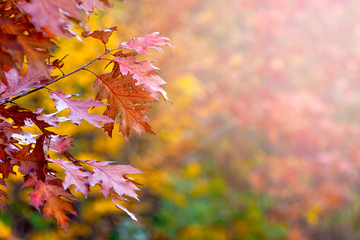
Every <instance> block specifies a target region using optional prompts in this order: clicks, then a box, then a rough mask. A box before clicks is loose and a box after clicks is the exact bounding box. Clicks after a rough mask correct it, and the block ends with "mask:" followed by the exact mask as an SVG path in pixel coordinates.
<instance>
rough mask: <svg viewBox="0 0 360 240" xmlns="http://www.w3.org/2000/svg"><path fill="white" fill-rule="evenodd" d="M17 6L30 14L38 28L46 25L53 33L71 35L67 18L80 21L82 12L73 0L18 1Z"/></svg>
mask: <svg viewBox="0 0 360 240" xmlns="http://www.w3.org/2000/svg"><path fill="white" fill-rule="evenodd" d="M18 6H19V8H21V9H22V10H23V11H24V12H26V13H27V14H29V15H30V16H31V21H32V23H33V24H34V25H35V26H36V28H37V29H38V30H40V29H41V27H46V28H47V29H49V30H50V31H51V32H52V33H54V34H59V35H61V36H65V37H71V36H73V35H74V34H73V33H72V32H71V31H69V29H68V27H69V26H71V24H70V21H69V19H71V20H76V21H77V22H81V21H82V20H83V16H82V13H81V11H80V9H79V8H78V7H77V4H76V2H75V1H74V0H56V1H48V0H32V1H31V2H28V3H19V4H18Z"/></svg>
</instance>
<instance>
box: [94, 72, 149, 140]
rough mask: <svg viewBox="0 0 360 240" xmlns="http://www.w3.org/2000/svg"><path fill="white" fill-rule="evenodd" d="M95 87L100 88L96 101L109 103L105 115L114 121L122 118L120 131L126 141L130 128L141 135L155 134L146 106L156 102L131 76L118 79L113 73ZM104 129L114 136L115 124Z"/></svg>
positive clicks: (102, 77) (100, 80)
mask: <svg viewBox="0 0 360 240" xmlns="http://www.w3.org/2000/svg"><path fill="white" fill-rule="evenodd" d="M95 86H99V88H100V89H99V92H98V94H97V96H96V99H97V100H102V99H104V98H106V99H107V101H108V103H109V105H108V106H107V108H106V110H105V112H104V115H106V116H109V117H110V118H112V119H115V117H116V116H120V117H121V122H120V129H119V130H120V131H121V132H122V134H123V135H124V137H125V138H126V139H128V138H129V135H130V128H132V129H134V130H135V131H136V132H137V133H139V134H140V133H141V132H142V131H145V132H149V133H154V132H153V131H152V130H151V127H150V125H149V124H148V121H149V120H148V118H147V117H146V116H145V114H146V112H147V111H148V110H149V109H150V107H149V106H147V105H146V104H147V103H148V102H154V101H156V100H155V99H154V98H152V97H151V96H150V94H149V93H148V92H146V91H144V90H143V88H142V85H139V86H136V85H135V81H134V80H133V79H131V76H130V75H129V76H122V75H119V76H118V77H116V76H113V74H112V73H108V74H104V75H101V76H100V79H97V80H96V82H95ZM104 128H105V131H106V132H108V134H109V136H112V130H113V128H114V123H107V124H105V125H104Z"/></svg>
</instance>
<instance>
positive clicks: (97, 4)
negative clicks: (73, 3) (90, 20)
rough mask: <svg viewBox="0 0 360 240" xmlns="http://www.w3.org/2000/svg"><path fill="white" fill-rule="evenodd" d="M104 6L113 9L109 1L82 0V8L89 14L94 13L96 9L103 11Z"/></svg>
mask: <svg viewBox="0 0 360 240" xmlns="http://www.w3.org/2000/svg"><path fill="white" fill-rule="evenodd" d="M104 6H107V7H113V5H112V4H111V3H110V1H109V0H81V5H80V7H81V8H82V9H84V11H85V12H87V13H92V12H94V8H97V9H99V10H103V8H104Z"/></svg>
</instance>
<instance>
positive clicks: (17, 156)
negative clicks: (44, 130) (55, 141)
mask: <svg viewBox="0 0 360 240" xmlns="http://www.w3.org/2000/svg"><path fill="white" fill-rule="evenodd" d="M44 139H45V136H44V135H41V136H40V137H39V138H38V139H37V140H36V144H35V147H34V148H33V149H32V144H29V145H25V146H23V147H22V148H21V149H20V150H19V151H17V152H14V153H12V157H13V160H12V161H11V163H12V164H16V165H18V166H19V172H21V173H22V174H29V173H30V172H31V171H33V172H35V173H36V175H37V176H38V177H39V178H44V172H43V170H44V167H45V155H44V149H43V148H44V147H43V144H44Z"/></svg>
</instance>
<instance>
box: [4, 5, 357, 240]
mask: <svg viewBox="0 0 360 240" xmlns="http://www.w3.org/2000/svg"><path fill="white" fill-rule="evenodd" d="M116 6H117V8H116V9H106V11H105V12H98V13H97V15H96V16H92V17H91V18H90V24H91V25H92V29H90V30H95V29H104V28H106V27H111V26H118V31H117V32H116V33H115V34H114V35H115V36H113V37H112V40H111V41H110V44H109V46H112V47H116V46H118V45H119V44H120V43H121V42H124V41H128V40H129V39H130V38H131V37H141V36H143V35H145V34H148V33H152V32H160V35H161V36H165V37H168V38H170V39H171V40H172V42H173V43H174V45H175V48H169V47H168V48H164V51H165V53H164V54H162V53H160V54H159V53H156V52H153V53H152V56H151V59H158V61H156V62H154V65H155V66H157V67H160V69H161V71H160V75H161V76H162V78H163V79H164V80H165V81H166V82H168V84H167V85H164V89H165V91H166V92H167V93H168V96H169V98H170V99H171V100H172V102H173V104H170V103H165V102H163V101H162V102H161V103H160V104H155V105H156V106H155V105H154V106H153V108H152V110H150V113H149V116H150V118H151V119H152V121H151V126H152V128H153V130H154V131H155V132H156V135H151V134H143V135H140V136H139V135H137V134H136V133H133V134H132V136H131V137H130V140H129V142H126V141H125V140H124V138H123V137H122V136H121V134H115V136H114V137H113V138H112V139H109V138H108V136H107V135H106V134H105V133H104V132H103V131H102V130H101V129H95V128H92V127H91V126H90V125H87V123H85V122H83V123H82V125H81V126H80V127H76V126H72V125H63V127H62V129H61V132H62V133H63V134H64V133H67V134H70V135H73V136H75V141H74V143H73V145H74V147H73V149H72V153H73V154H75V155H76V156H77V157H78V158H80V159H97V160H113V161H117V162H119V163H122V164H132V165H133V166H135V167H136V168H138V169H140V170H141V171H142V172H143V174H141V175H138V176H134V177H135V178H137V179H138V180H139V182H141V183H142V184H143V186H142V187H141V189H142V190H141V192H139V194H140V200H141V201H140V202H137V201H136V200H132V201H129V202H126V203H125V204H126V207H127V208H128V209H129V210H130V211H132V212H134V213H136V215H137V216H138V218H139V222H134V221H132V220H131V219H130V217H128V216H127V215H126V214H124V213H123V212H121V211H120V210H118V209H117V208H116V207H115V206H114V205H113V204H112V202H111V200H107V199H104V198H103V197H102V196H100V194H96V193H94V194H91V195H90V196H89V197H88V198H87V199H84V198H83V197H81V196H80V195H76V196H77V197H79V198H80V199H82V200H80V201H78V202H76V203H75V207H76V209H77V212H78V215H79V216H78V217H73V218H72V222H71V224H70V227H69V230H68V233H67V235H65V234H64V232H63V231H62V230H61V229H59V228H58V227H57V226H56V222H55V220H54V219H51V218H50V219H45V218H43V217H42V215H40V214H39V213H38V212H37V211H36V210H35V209H34V208H32V207H31V206H29V205H28V204H27V202H28V200H29V199H28V197H26V192H21V193H18V190H17V189H18V187H19V186H20V185H21V181H20V180H21V177H20V176H18V177H16V176H13V177H12V182H11V183H9V185H11V187H9V188H10V189H13V192H12V193H10V196H9V199H8V203H7V209H6V210H5V211H2V212H1V213H0V238H1V239H114V240H115V239H124V240H145V239H160V240H166V239H179V240H181V239H185V240H205V239H206V240H207V239H213V240H227V239H234V240H237V239H239V240H283V239H289V240H305V239H309V240H332V239H334V240H342V239H345V240H353V239H354V240H357V239H360V215H359V214H360V201H359V200H360V191H359V188H360V139H359V137H360V24H359V23H360V2H359V1H357V0H322V1H318V0H227V1H220V0H142V1H140V0H127V1H124V2H123V3H118V4H116ZM84 42H85V44H83V43H81V42H77V41H74V40H73V39H68V40H62V41H60V42H59V45H60V48H59V50H58V51H56V52H54V53H53V54H54V55H55V56H56V57H58V58H62V57H63V56H65V55H66V54H69V56H67V57H66V58H65V67H64V72H70V71H71V70H73V69H75V68H76V67H77V66H81V65H83V64H84V63H86V62H88V61H90V60H92V59H93V58H94V57H96V56H98V55H99V54H100V53H101V52H102V51H103V46H102V45H101V44H100V43H99V42H98V41H96V40H93V39H90V38H89V39H85V40H84ZM91 69H92V70H93V71H96V72H98V73H99V72H102V71H104V70H103V66H95V65H94V66H92V67H91ZM93 81H94V77H93V75H91V74H90V73H88V72H81V73H77V74H76V75H73V76H71V77H70V78H68V79H66V80H64V81H61V82H60V83H58V84H57V86H52V87H51V89H52V90H56V89H63V91H64V92H65V93H67V94H70V93H82V94H83V95H85V96H86V97H88V96H89V97H93V96H94V95H95V90H94V89H92V88H91V86H92V83H93ZM47 94H48V93H47V92H46V91H43V92H41V91H40V92H39V93H38V94H36V95H33V96H31V97H28V98H26V99H23V101H22V102H19V104H22V105H24V106H27V107H31V108H37V107H41V106H46V107H47V109H48V111H50V110H51V109H54V106H52V105H51V103H50V101H48V98H47ZM89 130H90V131H89ZM54 167H56V166H54ZM58 170H59V171H60V172H61V169H58Z"/></svg>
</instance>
